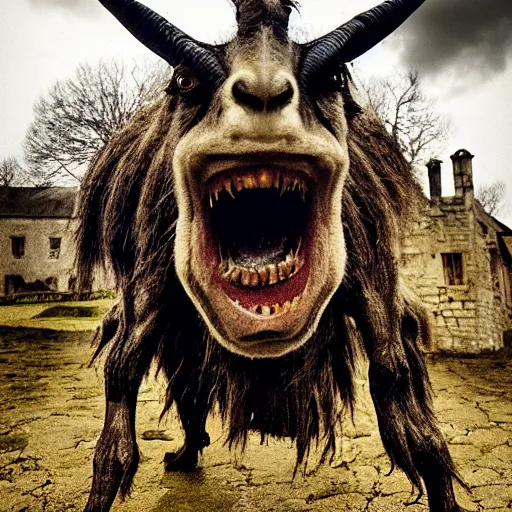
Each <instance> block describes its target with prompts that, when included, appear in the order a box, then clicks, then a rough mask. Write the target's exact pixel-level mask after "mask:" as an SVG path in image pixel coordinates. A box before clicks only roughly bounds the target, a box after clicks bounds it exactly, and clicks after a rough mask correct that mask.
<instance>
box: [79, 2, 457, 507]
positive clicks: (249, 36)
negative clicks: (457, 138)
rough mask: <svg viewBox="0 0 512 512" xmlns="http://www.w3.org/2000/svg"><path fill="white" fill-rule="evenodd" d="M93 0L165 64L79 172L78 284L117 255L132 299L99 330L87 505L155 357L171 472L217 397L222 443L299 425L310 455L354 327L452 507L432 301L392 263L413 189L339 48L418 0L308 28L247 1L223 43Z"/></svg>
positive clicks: (437, 498)
mask: <svg viewBox="0 0 512 512" xmlns="http://www.w3.org/2000/svg"><path fill="white" fill-rule="evenodd" d="M100 1H101V3H102V4H103V5H104V6H105V7H106V8H107V9H108V10H109V11H111V12H112V14H114V16H115V17H116V18H117V19H118V20H119V21H120V22H121V23H122V24H123V25H124V26H125V27H126V28H127V29H128V30H129V31H130V32H131V33H132V34H133V35H135V36H136V37H137V38H138V39H139V40H140V41H141V42H142V43H144V44H145V45H146V46H147V47H149V48H150V49H151V50H152V51H153V52H155V53H156V54H158V55H159V56H160V57H162V58H163V59H165V60H166V61H167V62H168V63H169V64H170V65H171V66H173V67H174V71H173V76H172V80H171V83H170V85H169V87H168V90H167V94H166V96H165V97H163V98H162V99H161V100H160V101H158V102H157V103H156V104H154V105H152V106H150V107H148V108H145V109H143V110H142V111H141V112H139V113H138V114H137V115H136V117H135V118H134V119H133V120H132V121H130V122H129V124H128V126H126V128H124V129H123V130H122V131H121V132H120V133H118V134H117V135H116V136H114V137H113V139H112V140H111V141H110V142H109V143H108V144H107V145H106V147H105V148H104V149H103V150H102V151H101V152H100V154H99V155H98V156H97V157H96V159H95V161H94V162H93V165H92V167H91V169H90V170H89V172H88V174H87V176H86V178H85V181H84V184H83V187H82V192H81V203H80V226H79V231H78V246H79V262H78V263H79V274H80V283H81V285H82V287H86V286H87V285H88V284H89V283H90V281H91V277H92V275H93V272H94V268H95V267H96V266H98V265H100V264H103V263H107V264H108V265H109V266H110V267H111V268H112V269H113V271H114V273H115V278H116V283H117V289H118V293H119V297H120V300H119V302H118V303H117V305H116V306H115V307H114V308H113V309H112V310H111V311H110V313H109V314H108V315H107V317H106V318H105V320H104V323H103V328H102V332H101V335H100V337H99V338H100V340H99V346H98V349H97V354H99V353H100V352H102V351H106V352H107V356H106V362H105V390H106V401H107V407H106V415H105V424H104V428H103V431H102V433H101V436H100V438H99V441H98V444H97V447H96V452H95V456H94V477H93V483H92V490H91V493H90V496H89V501H88V503H87V506H86V511H88V512H92V511H107V510H109V509H110V506H111V504H112V502H113V501H114V499H115V497H116V495H117V493H118V491H119V492H120V494H121V496H123V497H124V496H125V495H126V494H127V493H128V491H129V489H130V486H131V483H132V479H133V476H134V474H135V472H136V469H137V465H138V461H139V454H138V449H137V444H136V438H135V409H136V402H137V394H138V389H139V386H140V383H141V380H142V378H143V376H144V375H145V374H146V373H147V371H148V369H149V367H150V365H151V363H152V362H153V360H156V362H157V364H158V365H159V367H160V368H161V370H162V371H163V372H164V374H165V375H166V376H167V379H168V381H169V384H168V392H167V399H166V404H165V410H168V409H169V407H170V406H171V405H172V404H173V403H176V405H177V409H178V413H179V416H180V419H181V422H182V425H183V429H184V432H185V443H184V445H183V447H182V448H181V449H180V450H179V451H178V452H177V453H168V454H167V455H166V456H165V462H166V469H167V470H191V469H194V468H195V467H196V465H197V460H198V453H199V452H200V451H202V449H203V448H205V447H206V446H208V444H209V437H208V434H207V432H206V430H205V424H206V418H207V416H208V413H209V411H211V410H212V408H213V407H217V408H218V410H219V411H220V413H221V415H222V419H223V421H225V422H226V424H228V425H229V435H228V442H229V444H230V446H231V445H233V444H237V443H239V444H241V445H242V446H243V445H244V443H245V441H246V438H247V433H248V431H249V430H256V431H258V432H259V433H260V434H261V435H262V437H263V438H264V437H265V436H269V435H271V436H288V437H291V438H292V439H293V440H294V441H295V443H296V446H297V465H299V464H301V463H302V462H303V461H304V459H305V458H306V457H307V453H308V451H309V448H310V445H311V443H312V442H314V441H318V440H319V439H320V440H322V441H323V443H324V451H323V459H324V460H325V459H326V458H327V457H328V455H329V454H330V453H333V452H334V448H335V441H336V437H335V429H336V426H337V422H338V418H339V417H340V415H339V412H340V408H344V409H345V410H347V409H348V410H350V408H351V407H352V404H353V400H354V388H353V373H354V367H355V354H356V352H357V348H358V346H362V347H364V350H365V351H366V353H367V355H368V358H369V362H370V364H369V380H370V389H371V394H372V398H373V401H374V404H375V408H376V411H377V416H378V420H379V428H380V432H381V436H382V440H383V443H384V446H385V448H386V451H387V453H388V455H389V457H390V459H391V462H392V463H393V465H394V466H395V465H396V466H398V467H399V468H401V469H402V470H403V471H405V473H406V474H407V476H408V477H409V479H410V480H411V482H412V483H413V485H414V486H416V488H418V489H419V490H420V492H422V490H423V489H424V488H425V489H426V491H427V493H428V500H429V505H430V510H431V511H433V512H455V511H459V510H460V509H459V507H458V505H457V503H456V501H455V497H454V492H453V479H454V478H455V479H457V478H458V477H457V474H456V471H455V468H454V465H453V462H452V459H451V457H450V454H449V452H448V448H447V445H446V442H445V441H444V439H443V437H442V435H441V433H440V431H439V429H438V427H437V426H436V422H435V417H434V413H433V410H432V403H431V390H430V384H429V379H428V375H427V371H426V366H425V361H424V357H423V355H422V351H421V347H422V344H425V343H428V342H429V339H430V332H429V328H428V322H427V317H426V314H425V312H424V311H423V309H422V308H421V306H419V305H418V304H416V303H415V302H414V301H413V300H411V299H410V298H408V297H407V296H406V294H405V293H404V290H403V288H402V287H401V286H400V284H399V279H398V272H397V263H396V256H397V253H398V247H399V242H400V240H399V236H400V226H401V223H402V222H403V220H404V216H405V215H406V213H407V210H408V205H410V204H411V201H413V200H414V197H415V196H416V194H417V193H418V191H417V187H416V185H415V183H414V180H413V178H412V174H411V170H410V168H409V166H408V165H407V163H406V162H405V160H404V159H403V157H402V155H401V153H400V151H399V148H398V147H397V146H396V144H395V143H394V142H393V141H392V140H391V139H390V138H389V136H388V135H387V134H386V131H385V129H384V128H383V126H382V124H381V123H380V122H379V120H377V119H375V118H374V117H372V116H371V115H370V114H367V113H365V112H362V111H361V109H360V108H359V107H358V105H357V103H356V102H355V100H354V99H353V96H352V93H351V87H352V86H351V80H350V75H349V72H348V69H347V66H346V64H345V63H346V62H349V61H351V60H352V59H354V58H356V57H358V56H359V55H361V54H363V53H364V52H366V51H367V50H369V49H370V48H371V47H373V46H374V45H375V44H377V43H378V42H379V41H381V40H383V39H384V38H385V37H386V36H387V35H389V34H390V33H391V32H393V31H394V30H395V29H396V28H397V27H398V26H399V25H400V24H401V23H403V22H404V21H405V20H406V19H407V18H408V17H409V16H410V15H411V14H412V13H413V12H414V11H415V10H416V9H417V8H418V7H419V6H420V5H421V4H422V0H388V1H386V2H384V3H382V4H381V5H379V6H377V7H375V8H373V9H371V10H369V11H368V12H365V13H363V14H360V15H359V16H356V17H355V18H354V19H352V20H351V21H349V22H348V23H345V24H344V25H342V26H341V27H340V28H338V29H336V30H334V31H333V32H331V33H330V34H327V35H326V36H324V37H321V38H319V39H317V40H315V41H312V42H310V43H307V44H303V45H300V44H296V43H294V42H292V41H290V40H289V38H288V20H289V16H290V13H291V10H292V8H293V7H294V4H293V2H292V1H291V0H238V1H236V2H235V6H236V17H237V24H238V32H237V34H236V36H235V37H234V39H233V40H232V41H230V42H228V43H226V44H223V45H219V46H211V45H208V44H205V43H201V42H198V41H195V40H194V39H192V38H191V37H189V36H187V35H186V34H184V33H183V32H181V31H180V30H178V29H177V28H176V27H175V26H173V25H172V24H171V23H169V22H168V21H166V20H164V19H163V18H162V17H160V16H159V15H157V14H156V13H154V12H152V11H151V10H150V9H148V8H147V7H145V6H143V5H141V4H140V3H139V2H136V1H134V0H100ZM165 410H164V411H165Z"/></svg>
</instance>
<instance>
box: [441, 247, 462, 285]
mask: <svg viewBox="0 0 512 512" xmlns="http://www.w3.org/2000/svg"><path fill="white" fill-rule="evenodd" d="M442 257H443V268H444V282H445V283H446V284H447V285H457V284H464V268H463V265H462V253H461V252H450V253H445V254H442Z"/></svg>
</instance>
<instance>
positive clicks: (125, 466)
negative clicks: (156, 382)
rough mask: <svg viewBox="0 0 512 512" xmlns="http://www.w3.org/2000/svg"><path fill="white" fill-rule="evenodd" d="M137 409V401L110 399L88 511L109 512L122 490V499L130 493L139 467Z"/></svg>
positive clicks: (97, 447)
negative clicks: (136, 426) (136, 430)
mask: <svg viewBox="0 0 512 512" xmlns="http://www.w3.org/2000/svg"><path fill="white" fill-rule="evenodd" d="M135 398H136V397H135ZM135 407H136V402H135V400H131V401H130V402H129V401H126V400H123V401H118V402H114V401H112V400H108V399H107V410H106V415H105V424H104V427H103V431H102V433H101V435H100V438H99V440H98V444H97V445H96V450H95V453H94V475H93V481H92V488H91V493H90V495H89V500H88V502H87V505H86V507H85V512H100V511H104V512H106V511H108V510H110V507H111V506H112V503H113V502H114V500H115V498H116V495H117V492H118V490H119V491H120V493H121V496H122V497H125V496H126V495H127V494H128V492H129V490H130V486H131V484H132V480H133V477H134V475H135V472H136V471H137V466H138V464H139V452H138V449H137V443H136V440H135Z"/></svg>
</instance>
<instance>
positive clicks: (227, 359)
mask: <svg viewBox="0 0 512 512" xmlns="http://www.w3.org/2000/svg"><path fill="white" fill-rule="evenodd" d="M175 108H176V101H175V98H173V97H172V96H171V97H165V98H162V99H161V101H159V102H158V103H157V104H156V105H154V106H152V107H149V108H147V109H146V110H144V111H143V112H141V113H139V115H138V116H137V117H136V118H135V119H134V120H133V121H132V122H131V123H130V124H129V125H128V126H127V127H126V129H124V130H123V131H122V132H121V133H119V134H117V135H116V136H115V137H114V138H113V139H112V141H111V142H110V143H109V144H108V145H107V146H106V148H105V149H104V150H103V151H102V152H101V153H100V154H99V155H98V156H97V158H96V160H95V162H94V163H93V165H92V168H91V170H90V172H89V173H88V174H87V177H86V179H85V182H84V184H83V187H82V193H81V202H80V219H81V221H80V228H79V231H78V254H79V269H80V282H81V285H82V287H84V286H85V287H86V286H87V285H88V284H89V283H90V279H91V276H92V273H93V269H94V268H95V266H97V265H101V264H107V265H109V266H111V267H112V268H113V270H114V272H115V276H116V282H117V288H118V290H119V293H120V303H119V305H118V306H117V307H116V309H115V311H113V312H112V314H111V315H110V319H109V320H107V322H106V323H105V331H104V332H105V334H104V336H103V337H102V340H101V342H100V345H99V347H98V352H97V353H99V352H101V351H102V350H103V349H104V348H105V347H107V348H108V350H109V351H110V356H109V361H110V363H109V364H110V365H112V367H111V368H110V375H111V378H112V379H113V382H111V383H110V384H111V386H112V388H113V389H114V388H122V385H123V382H132V381H133V379H131V378H130V376H129V375H127V374H126V372H129V371H130V369H132V368H136V365H137V361H136V358H137V355H135V360H134V361H131V362H129V363H128V361H124V354H126V353H127V351H126V350H125V348H126V346H127V345H130V344H131V340H133V339H134V337H138V339H139V340H140V339H141V338H142V339H144V343H142V344H140V343H139V346H144V347H145V350H146V351H147V350H149V351H150V353H151V357H154V358H155V359H156V360H157V362H158V364H159V366H160V367H161V368H162V369H163V370H164V371H165V374H166V375H167V377H168V379H169V388H168V394H167V400H166V404H165V410H167V409H168V408H169V407H170V406H171V404H172V403H173V400H174V399H175V398H176V396H175V393H176V390H179V392H180V393H197V392H198V390H199V389H203V390H204V389H209V390H210V391H209V398H208V408H207V409H208V410H209V409H211V408H212V407H213V406H215V405H217V406H218V407H219V409H220V412H221V415H222V418H223V420H225V421H226V422H227V424H228V425H229V438H228V441H229V443H230V445H232V444H233V443H241V444H242V446H243V445H244V444H245V441H246V436H247V433H248V431H249V430H250V429H255V430H257V431H259V432H260V433H261V435H262V437H263V438H264V437H265V436H266V435H277V436H289V437H291V438H292V439H294V440H295V441H296V446H297V463H298V464H299V463H301V462H303V461H304V459H305V457H306V456H307V454H308V453H309V450H310V447H311V445H312V443H314V442H321V443H323V448H324V451H323V453H324V458H325V457H326V456H328V454H329V453H334V449H335V444H336V434H335V433H336V428H337V426H338V424H339V421H340V419H341V413H342V412H343V410H345V411H349V412H350V410H351V408H352V404H353V400H354V388H353V373H354V369H355V355H356V353H357V352H358V350H359V346H360V344H361V343H363V344H364V346H365V348H366V351H367V352H368V353H370V354H372V359H373V360H377V361H380V362H381V363H382V364H381V365H380V366H381V367H382V368H385V369H388V370H389V374H390V375H395V374H397V373H400V372H402V371H406V372H410V371H414V372H416V374H415V378H414V382H415V389H414V390H411V393H418V394H419V395H421V396H420V397H419V398H421V400H420V401H416V400H413V401H412V403H413V404H414V403H416V404H417V405H418V410H416V411H411V413H412V414H415V415H417V418H418V419H421V418H423V419H424V422H423V423H424V428H425V429H426V430H428V429H433V430H435V432H437V427H435V425H434V424H433V423H432V422H433V414H432V410H431V401H430V396H429V389H430V388H429V383H428V376H427V374H426V369H425V367H424V366H421V367H419V368H414V369H411V368H409V362H408V361H409V358H408V357H407V353H406V352H407V350H412V351H419V350H420V347H421V346H423V345H426V344H428V343H429V341H430V332H429V329H428V322H427V321H426V316H425V313H424V311H423V310H422V309H421V308H419V307H418V306H416V305H413V304H409V303H408V302H407V301H406V299H405V298H404V296H403V295H402V293H401V290H400V286H399V283H398V274H397V262H396V256H397V249H398V247H399V242H400V240H399V238H400V226H401V224H402V222H403V220H404V217H405V215H406V213H407V210H408V207H409V205H410V204H411V201H414V196H415V194H417V193H418V190H419V189H418V186H417V184H416V183H415V181H414V178H413V175H412V173H411V169H410V167H409V165H408V164H407V163H406V161H405V160H404V158H403V156H402V155H401V153H400V151H399V148H398V147H397V146H396V144H395V143H394V142H393V141H392V140H391V138H390V137H389V136H388V134H387V133H386V131H385V129H384V127H383V125H382V124H381V123H380V121H379V120H378V119H376V118H375V117H373V116H372V115H369V114H362V115H359V116H355V117H353V118H352V119H349V130H348V141H349V151H350V171H349V177H348V181H347V183H346V186H345V189H344V195H343V223H344V230H345V240H346V248H347V255H348V262H347V269H346V272H345V278H344V281H343V283H342V285H341V287H340V288H339V290H338V292H337V293H336V294H335V296H334V297H333V299H332V300H331V302H330V304H329V306H328V308H327V310H326V311H325V313H324V315H323V317H322V320H321V323H320V327H319V329H318V330H317V332H316V334H315V335H314V337H313V339H311V340H310V341H309V342H307V343H306V345H305V346H304V347H303V348H301V349H300V350H298V351H296V352H294V353H292V354H289V355H287V356H285V357H281V358H278V359H262V360H250V359H246V358H243V357H240V356H237V355H234V354H231V353H230V352H228V351H227V350H225V349H224V348H222V347H221V346H220V345H219V344H218V343H217V342H216V341H215V340H213V339H212V338H211V337H210V336H209V334H208V332H207V330H206V327H205V325H204V324H203V322H202V320H201V319H200V317H199V314H198V313H197V311H196V310H195V309H194V307H193V305H192V303H191V302H190V300H189V299H188V297H187V296H186V294H185V292H184V290H183V289H182V287H181V285H180V283H179V281H178V278H177V276H176V274H175V270H174V261H173V258H174V256H173V244H174V236H175V226H176V220H177V215H178V212H177V208H176V205H175V200H174V194H173V178H172V157H173V152H174V148H175V145H176V143H177V141H178V140H179V138H180V137H181V135H182V133H181V130H184V129H186V127H187V123H188V122H190V120H191V119H186V118H185V119H184V118H180V115H181V113H180V112H179V111H177V112H174V113H173V114H172V115H171V113H172V112H173V111H174V109H175ZM189 115H190V114H189ZM112 326H114V328H112ZM109 329H110V330H109ZM397 340H402V344H403V346H404V347H405V348H403V346H402V344H400V347H397ZM380 352H382V354H380ZM389 354H392V355H389ZM131 357H133V354H131ZM140 357H146V356H145V355H143V354H141V355H140ZM420 359H421V358H420ZM262 376H264V377H262ZM421 402H423V403H424V404H426V407H427V410H425V409H424V405H421ZM400 403H401V402H400V399H398V400H397V404H396V406H397V407H400ZM420 405H421V408H420ZM165 410H164V411H165ZM208 410H206V411H205V412H204V413H205V414H207V413H208ZM422 421H423V420H422ZM396 428H397V429H404V425H402V424H397V427H396ZM398 435H399V436H403V435H406V434H405V433H403V432H399V433H398ZM407 435H409V434H407ZM384 442H385V444H386V440H385V439H384ZM393 443H394V441H392V440H391V441H389V442H388V444H387V445H386V448H387V450H388V453H389V454H390V457H391V459H392V461H393V462H396V463H397V464H398V465H399V466H400V467H402V468H403V469H404V470H405V471H406V472H407V474H408V476H409V478H410V479H411V481H412V482H413V483H414V484H415V485H416V486H417V487H418V488H419V487H420V486H421V481H420V477H419V475H418V472H417V470H416V468H415V465H414V463H413V461H412V459H411V455H410V454H408V456H407V454H406V456H405V457H404V456H403V454H402V453H401V450H400V449H398V448H397V450H396V451H397V453H396V456H395V455H394V452H393ZM406 445H407V443H406ZM399 452H400V453H399ZM404 458H405V460H402V459H404ZM394 459H397V460H394ZM448 465H449V468H451V471H452V473H453V474H454V470H453V466H452V465H451V461H449V464H448Z"/></svg>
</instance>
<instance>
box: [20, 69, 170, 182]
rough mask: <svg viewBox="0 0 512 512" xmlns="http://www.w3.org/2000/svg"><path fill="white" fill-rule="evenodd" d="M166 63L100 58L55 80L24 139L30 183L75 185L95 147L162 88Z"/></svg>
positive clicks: (41, 101)
mask: <svg viewBox="0 0 512 512" xmlns="http://www.w3.org/2000/svg"><path fill="white" fill-rule="evenodd" d="M166 73H167V70H166V68H165V67H164V66H158V65H149V64H144V63H143V64H138V63H137V64H134V65H133V66H131V67H129V66H127V65H125V64H123V63H121V62H118V61H101V62H100V63H99V64H97V65H96V66H90V65H88V64H84V65H81V66H79V67H78V68H77V70H76V72H75V76H74V77H73V78H71V79H68V80H64V81H58V82H56V83H55V85H54V86H53V87H52V88H51V90H50V91H49V92H48V94H47V95H45V96H43V97H41V98H40V99H39V101H38V102H37V104H36V106H35V108H34V121H33V123H32V124H31V126H30V127H29V130H28V133H27V136H26V138H25V143H24V149H25V159H26V161H27V164H28V175H29V180H30V182H31V183H32V184H34V185H46V186H47V185H51V184H55V183H59V184H76V183H77V182H79V181H80V179H81V176H82V174H83V172H84V170H85V169H86V167H87V165H88V164H89V162H90V161H91V160H92V158H93V156H94V155H95V154H96V152H97V151H98V150H99V149H101V148H102V147H103V146H104V145H105V144H106V143H107V141H108V140H109V139H110V137H111V136H112V135H113V134H114V133H115V132H116V131H117V130H119V129H120V128H122V127H123V126H124V125H125V124H126V122H127V121H128V120H129V119H130V118H131V117H132V116H133V114H134V113H135V112H136V111H137V110H138V109H139V108H140V107H142V106H143V105H145V104H147V103H149V102H151V101H154V100H155V98H156V97H157V96H158V95H159V94H161V93H162V90H163V87H162V84H163V83H164V80H165V75H166Z"/></svg>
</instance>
